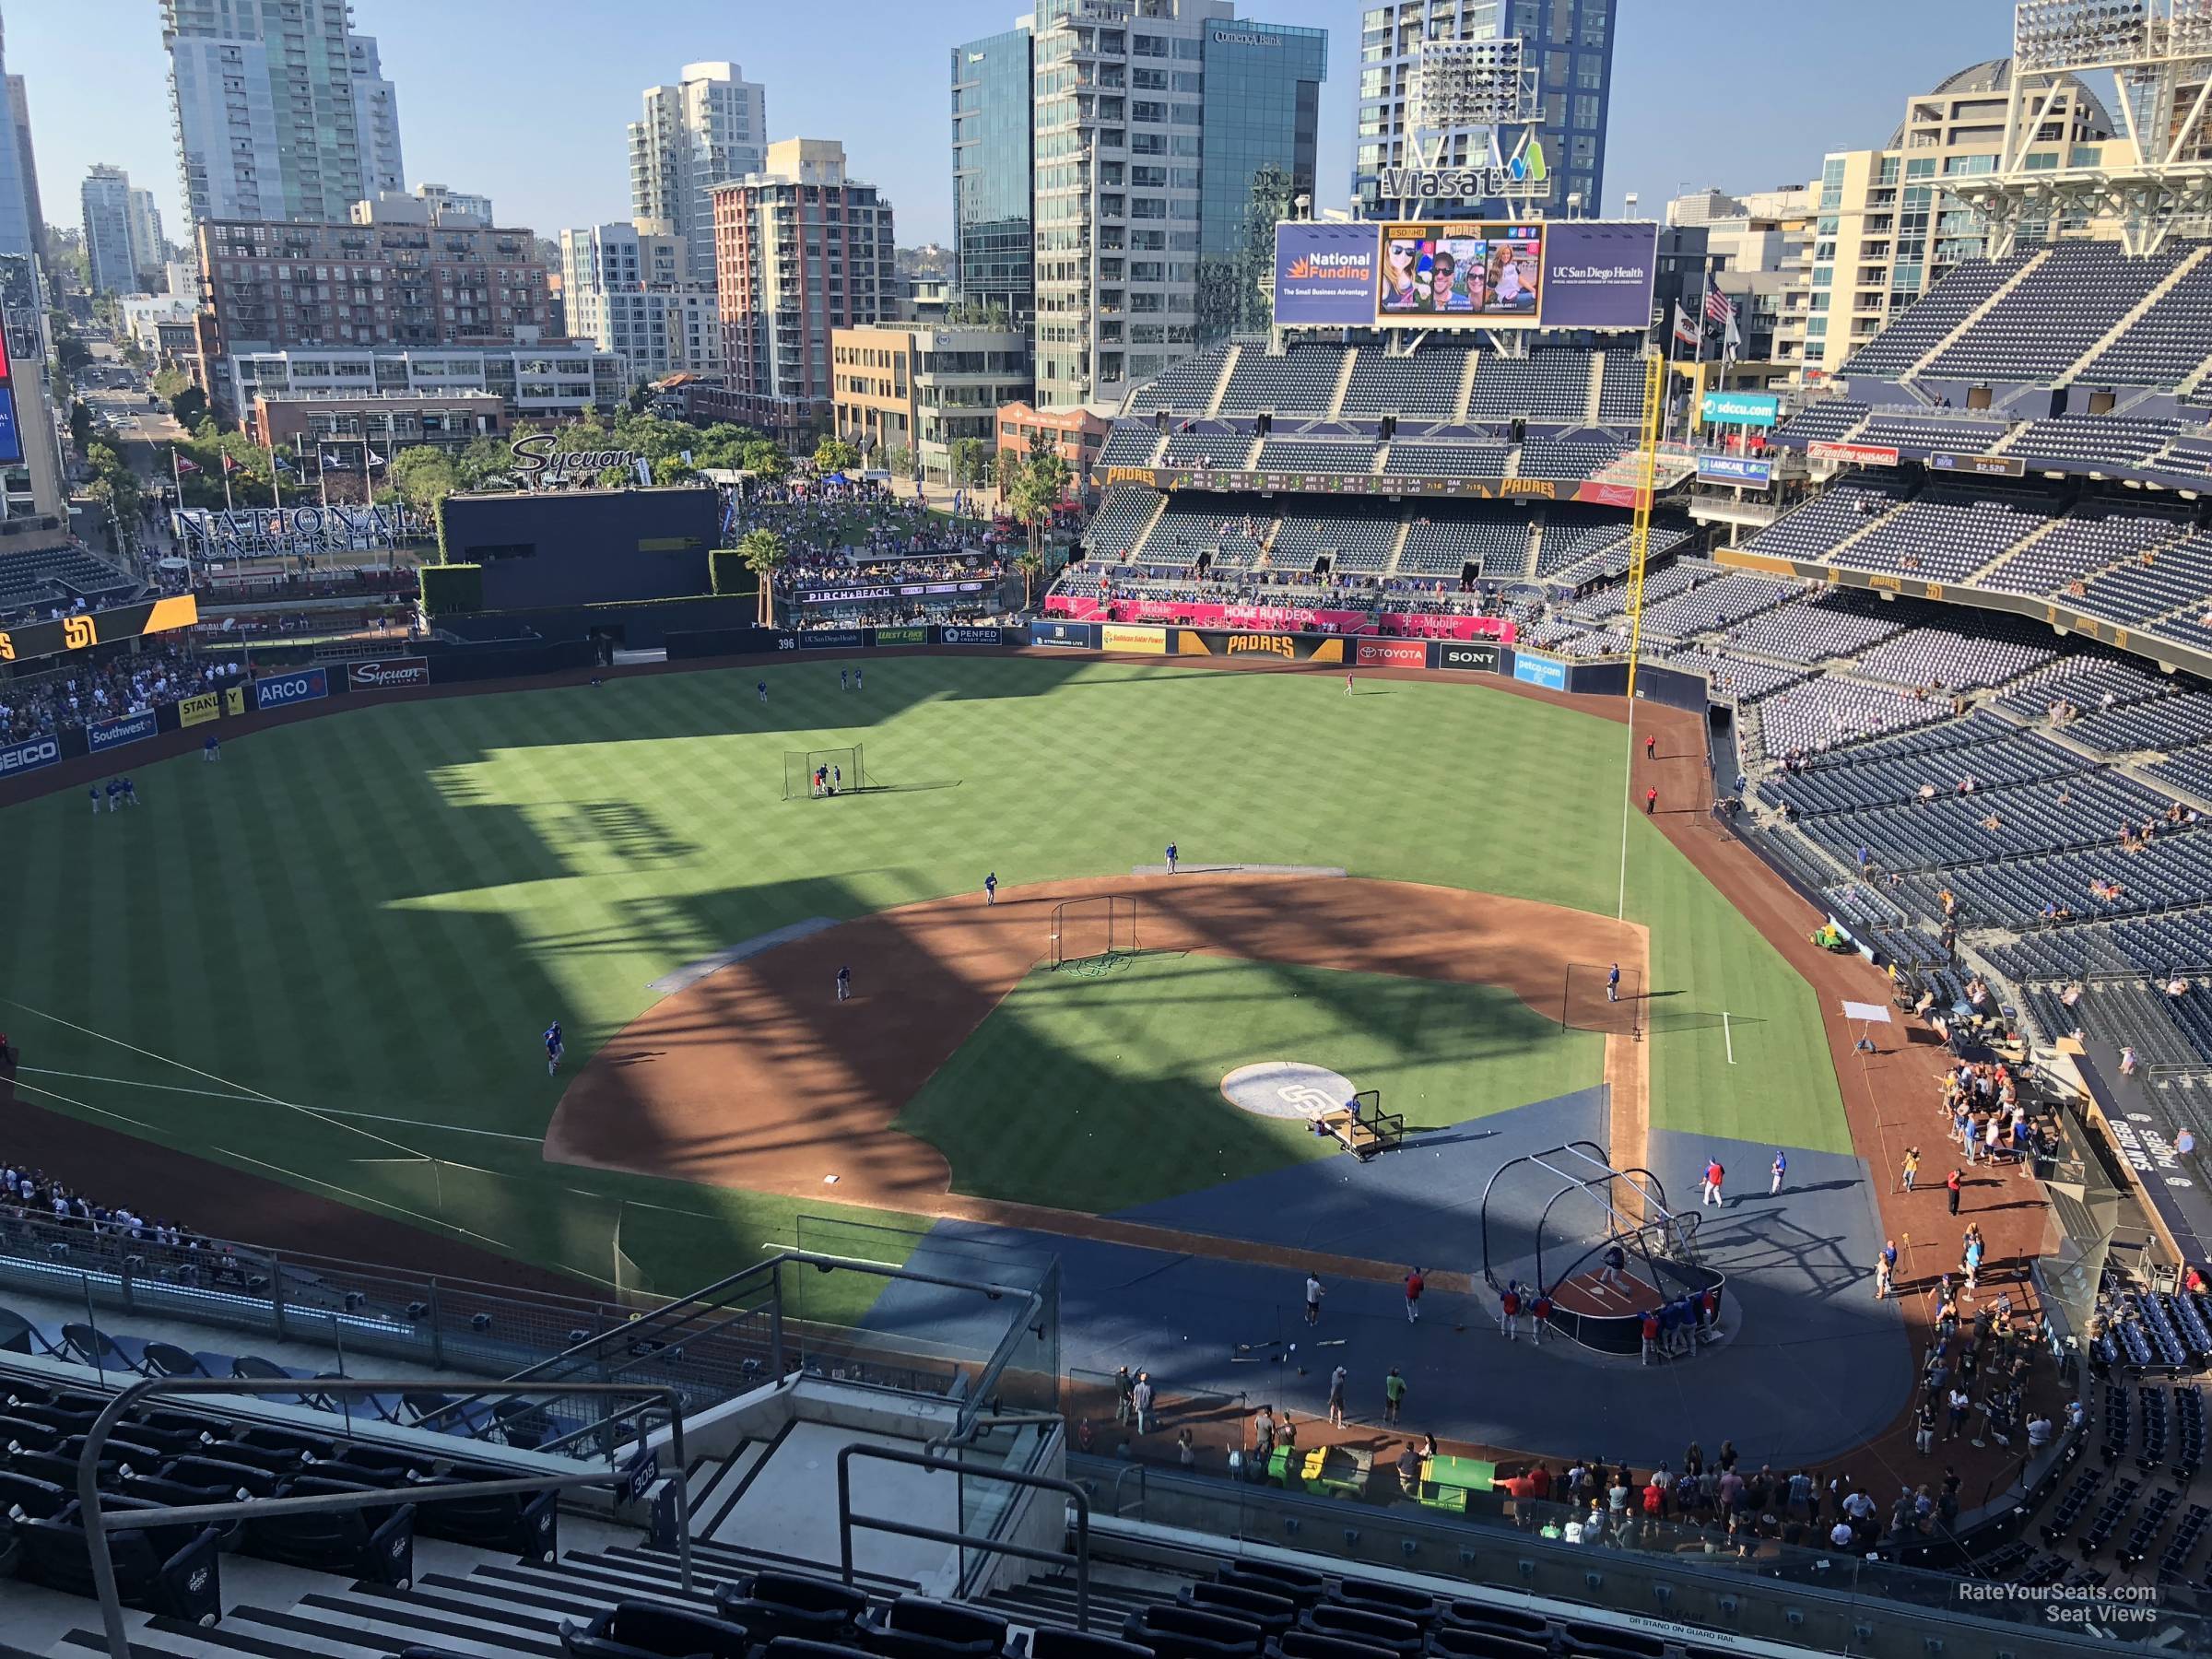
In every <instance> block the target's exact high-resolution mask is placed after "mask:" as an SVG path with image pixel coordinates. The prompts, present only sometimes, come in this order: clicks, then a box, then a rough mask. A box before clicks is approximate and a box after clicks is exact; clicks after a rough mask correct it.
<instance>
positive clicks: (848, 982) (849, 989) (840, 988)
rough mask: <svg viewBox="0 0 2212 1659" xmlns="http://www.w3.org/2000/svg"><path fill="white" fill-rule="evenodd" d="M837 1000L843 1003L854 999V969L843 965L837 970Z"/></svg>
mask: <svg viewBox="0 0 2212 1659" xmlns="http://www.w3.org/2000/svg"><path fill="white" fill-rule="evenodd" d="M837 1000H838V1001H839V1002H851V1001H852V1000H853V970H852V969H850V968H846V967H840V968H839V969H838V971H837Z"/></svg>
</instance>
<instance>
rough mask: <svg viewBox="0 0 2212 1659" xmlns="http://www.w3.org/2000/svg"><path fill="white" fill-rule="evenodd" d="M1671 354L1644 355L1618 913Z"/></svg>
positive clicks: (1623, 906)
mask: <svg viewBox="0 0 2212 1659" xmlns="http://www.w3.org/2000/svg"><path fill="white" fill-rule="evenodd" d="M1672 390H1673V388H1672V387H1671V386H1670V385H1668V384H1667V369H1666V359H1665V357H1663V356H1661V355H1660V354H1659V353H1658V352H1656V351H1653V352H1651V353H1650V354H1649V355H1647V356H1646V357H1645V358H1644V359H1643V432H1642V445H1641V449H1640V450H1639V452H1638V453H1637V458H1636V511H1635V516H1634V517H1633V518H1632V519H1631V520H1630V524H1629V687H1628V697H1629V720H1628V729H1629V758H1628V763H1627V765H1626V766H1625V767H1624V768H1623V769H1622V776H1621V783H1620V898H1619V904H1618V908H1617V909H1616V910H1615V912H1614V914H1615V916H1616V917H1618V918H1619V919H1621V920H1624V921H1625V920H1626V919H1627V917H1628V913H1629V800H1630V795H1631V794H1633V793H1634V790H1633V787H1632V780H1633V779H1634V777H1635V771H1636V665H1637V660H1638V658H1639V656H1640V655H1641V653H1642V650H1643V567H1644V558H1645V555H1646V554H1648V553H1649V552H1650V550H1651V545H1652V498H1653V496H1654V495H1656V494H1657V493H1658V488H1657V487H1658V481H1659V433H1660V430H1661V428H1662V426H1663V424H1664V423H1665V418H1666V398H1667V394H1668V393H1669V392H1671V391H1672Z"/></svg>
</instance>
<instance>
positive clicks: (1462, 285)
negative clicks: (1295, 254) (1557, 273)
mask: <svg viewBox="0 0 2212 1659" xmlns="http://www.w3.org/2000/svg"><path fill="white" fill-rule="evenodd" d="M1544 229H1545V227H1544V226H1543V224H1542V223H1540V222H1532V223H1529V224H1524V225H1512V224H1489V223H1486V222H1484V221H1483V220H1481V219H1449V220H1446V221H1444V222H1442V223H1440V224H1412V225H1384V226H1383V227H1382V269H1381V270H1380V271H1379V272H1377V273H1376V277H1375V288H1374V298H1375V309H1374V311H1373V312H1372V314H1371V315H1370V316H1369V317H1367V318H1365V319H1364V321H1366V322H1369V323H1376V324H1397V325H1399V326H1400V327H1417V328H1534V327H1535V326H1536V324H1537V313H1538V312H1539V310H1540V309H1541V304H1540V300H1541V295H1540V292H1539V290H1540V289H1541V288H1542V286H1543V281H1544Z"/></svg>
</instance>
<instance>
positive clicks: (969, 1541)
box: [117, 1444, 1090, 1659]
mask: <svg viewBox="0 0 2212 1659" xmlns="http://www.w3.org/2000/svg"><path fill="white" fill-rule="evenodd" d="M856 1457H866V1458H872V1459H874V1460H875V1461H876V1462H877V1463H895V1464H904V1465H906V1466H907V1467H909V1468H913V1469H929V1470H933V1471H936V1472H938V1473H942V1474H949V1475H956V1476H959V1477H961V1478H962V1479H968V1478H973V1479H976V1480H997V1481H1003V1482H1005V1483H1006V1485H1007V1486H1018V1487H1029V1488H1033V1489H1036V1490H1040V1491H1047V1492H1058V1493H1060V1494H1062V1495H1063V1496H1064V1497H1066V1498H1068V1499H1071V1500H1073V1501H1074V1503H1075V1506H1076V1547H1075V1549H1074V1550H1073V1552H1070V1551H1068V1550H1065V1549H1038V1548H1035V1547H1031V1546H1030V1545H1028V1544H1009V1543H1008V1542H1006V1540H1005V1539H1004V1538H979V1537H977V1536H976V1535H974V1534H973V1533H964V1532H959V1531H957V1530H956V1531H953V1532H947V1531H946V1530H945V1529H944V1528H943V1527H939V1526H921V1525H917V1524H915V1523H913V1522H912V1521H893V1520H891V1519H889V1518H888V1516H884V1515H856V1514H854V1513H853V1459H854V1458H856ZM856 1526H859V1527H865V1528H866V1529H867V1530H868V1531H870V1532H886V1533H896V1534H898V1535H899V1536H900V1537H902V1538H921V1539H923V1540H924V1541H925V1542H928V1543H931V1544H951V1545H955V1546H957V1547H959V1548H961V1549H982V1550H991V1551H994V1552H996V1553H997V1554H999V1555H1010V1556H1014V1557H1016V1558H1017V1559H1020V1560H1024V1561H1041V1562H1045V1563H1048V1564H1050V1565H1052V1566H1055V1567H1065V1566H1067V1565H1069V1564H1070V1563H1071V1562H1072V1563H1073V1564H1074V1566H1075V1569H1076V1629H1077V1630H1089V1629H1090V1494H1089V1493H1088V1492H1086V1491H1085V1490H1084V1489H1083V1488H1081V1487H1079V1486H1077V1484H1076V1483H1075V1482H1074V1481H1072V1480H1062V1479H1059V1478H1058V1477H1055V1476H1051V1475H1030V1474H1026V1473H1024V1472H1023V1471H1021V1470H1018V1469H979V1468H974V1467H971V1465H967V1464H964V1463H961V1462H959V1460H958V1459H957V1458H950V1457H936V1456H933V1455H932V1454H931V1453H926V1452H909V1451H907V1450H906V1449H905V1448H904V1447H902V1446H867V1445H857V1444H855V1445H848V1446H840V1447H839V1448H838V1449H837V1551H838V1567H839V1575H840V1577H841V1580H842V1581H843V1582H844V1583H848V1584H850V1583H852V1582H853V1528H854V1527H856ZM117 1659H123V1656H122V1655H118V1656H117Z"/></svg>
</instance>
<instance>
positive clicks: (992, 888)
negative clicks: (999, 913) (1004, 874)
mask: <svg viewBox="0 0 2212 1659" xmlns="http://www.w3.org/2000/svg"><path fill="white" fill-rule="evenodd" d="M983 902H984V903H985V904H996V903H997V902H998V872H997V871H996V870H994V871H992V872H991V874H990V875H988V876H986V877H983Z"/></svg>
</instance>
